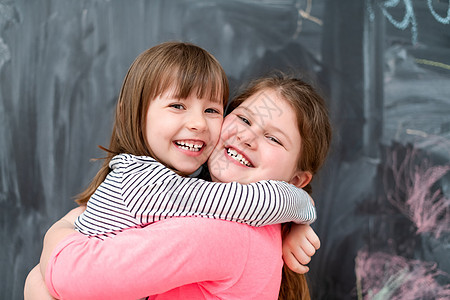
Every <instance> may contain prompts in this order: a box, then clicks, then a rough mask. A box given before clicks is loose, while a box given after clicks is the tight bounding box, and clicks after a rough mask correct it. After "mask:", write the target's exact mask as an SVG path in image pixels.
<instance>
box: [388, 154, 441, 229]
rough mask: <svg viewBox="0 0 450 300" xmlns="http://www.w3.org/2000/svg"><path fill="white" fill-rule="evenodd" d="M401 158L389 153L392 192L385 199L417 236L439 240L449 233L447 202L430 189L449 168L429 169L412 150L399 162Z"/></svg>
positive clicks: (428, 165)
mask: <svg viewBox="0 0 450 300" xmlns="http://www.w3.org/2000/svg"><path fill="white" fill-rule="evenodd" d="M402 155H403V154H399V153H398V152H397V151H396V150H394V151H393V152H392V173H393V180H394V188H392V189H391V190H390V191H388V193H387V198H388V200H389V202H390V203H392V204H393V205H394V206H395V207H397V208H398V209H399V210H400V211H401V212H402V213H403V214H405V215H406V216H407V217H408V218H410V220H411V221H412V222H413V223H414V224H415V226H416V227H417V233H418V234H419V233H425V232H429V233H432V234H433V235H434V236H435V237H436V238H439V237H440V235H441V234H442V233H444V232H449V231H450V209H449V208H450V198H447V197H446V196H445V195H444V194H443V192H442V189H441V188H440V187H439V188H437V189H436V188H434V190H433V187H434V186H435V184H436V183H437V182H438V181H439V180H440V179H441V178H442V177H443V176H444V175H445V174H446V173H447V172H449V171H450V165H431V163H430V161H429V160H428V159H426V158H425V159H423V160H421V161H420V162H419V161H418V157H417V150H415V149H414V148H408V149H407V150H406V153H405V154H404V157H403V158H402V159H403V160H402V161H399V157H402ZM385 180H386V179H385Z"/></svg>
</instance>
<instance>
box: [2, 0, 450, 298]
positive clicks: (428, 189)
mask: <svg viewBox="0 0 450 300" xmlns="http://www.w3.org/2000/svg"><path fill="white" fill-rule="evenodd" d="M449 7H450V4H449V3H448V2H446V1H432V0H426V1H425V0H423V1H419V0H415V1H411V0H409V1H407V0H404V1H379V0H364V1H363V0H354V1H350V0H341V1H332V0H329V1H326V0H298V1H294V0H291V1H290V0H271V1H269V0H261V1H256V0H255V1H251V0H241V1H237V0H230V1H219V0H210V1H206V0H205V1H202V0H183V1H144V0H133V1H119V0H78V1H73V0H72V1H70V0H39V1H25V0H17V1H14V0H0V209H1V210H0V228H1V231H0V241H1V246H0V287H1V288H0V298H1V299H21V298H22V297H23V284H24V280H25V277H26V275H27V273H28V272H29V271H30V270H31V268H32V267H33V266H34V265H35V264H36V263H37V262H38V259H39V255H40V249H41V243H42V238H43V235H44V233H45V231H46V230H47V229H48V228H49V226H50V225H51V224H52V223H53V222H55V221H56V220H57V219H58V218H60V217H61V216H62V215H63V214H64V213H65V212H67V211H68V210H69V209H70V208H72V207H74V206H75V204H74V202H73V196H74V195H76V194H77V193H78V192H80V191H81V190H82V189H83V187H85V186H86V185H87V183H88V182H89V181H90V179H91V178H92V177H93V176H94V174H95V172H96V170H97V169H98V167H99V165H98V164H97V163H93V162H91V161H90V159H91V158H96V157H101V155H102V153H101V152H100V150H98V149H97V145H107V144H108V140H109V135H110V131H111V126H112V115H113V109H114V106H115V101H116V98H117V95H118V92H119V89H120V86H121V83H122V80H123V78H124V76H125V73H126V71H127V69H128V67H129V65H130V64H131V62H132V61H133V60H134V58H135V57H136V56H137V55H138V54H139V53H140V52H142V51H143V50H145V49H147V48H149V47H151V46H153V45H156V44H157V43H160V42H163V41H167V40H183V41H189V42H193V43H196V44H198V45H200V46H202V47H204V48H205V49H207V50H208V51H210V52H211V53H213V55H215V56H216V57H217V58H218V60H219V61H220V62H221V63H222V65H223V66H224V69H225V71H226V73H227V75H228V76H229V79H230V82H231V88H232V91H233V90H235V89H236V87H237V86H238V85H239V84H241V83H243V82H245V81H246V80H247V79H249V78H252V77H255V76H258V75H260V74H263V73H264V72H266V71H268V70H271V69H274V68H277V69H282V70H290V71H292V70H293V71H295V72H296V73H298V74H302V75H303V76H305V77H306V78H308V80H309V81H311V82H313V83H314V84H315V85H316V86H317V87H318V88H319V89H320V90H321V91H322V93H323V95H324V96H325V98H326V100H327V103H328V105H329V108H330V111H331V115H332V119H333V126H334V140H333V148H332V153H331V154H330V157H329V159H328V161H327V164H326V166H325V167H324V169H323V170H322V171H321V173H320V174H319V175H318V176H317V178H316V179H315V182H314V185H313V187H314V194H313V196H314V198H315V200H316V204H317V209H318V214H319V220H318V221H317V222H316V223H315V224H314V228H315V230H316V231H317V232H318V234H319V236H320V237H321V240H322V248H321V249H320V251H319V252H318V253H317V254H316V255H315V257H314V258H313V261H312V263H311V272H310V274H309V276H310V277H309V278H310V280H311V287H312V289H313V294H314V298H315V299H356V298H360V299H362V298H364V299H377V298H376V297H380V298H378V299H406V298H408V297H410V298H408V299H414V298H417V299H439V297H442V298H444V296H445V297H447V296H450V287H449V285H450V280H449V275H448V274H449V273H450V263H449V262H450V255H449V253H450V241H449V231H450V228H449V227H450V225H449V224H450V209H449V207H450V205H449V204H450V200H449V199H450V185H449V183H450V25H449V23H450V8H449ZM423 282H425V283H427V284H428V286H429V288H426V287H421V285H420V284H421V283H423ZM411 293H413V296H411ZM421 293H423V295H422V294H421ZM369 295H371V296H369Z"/></svg>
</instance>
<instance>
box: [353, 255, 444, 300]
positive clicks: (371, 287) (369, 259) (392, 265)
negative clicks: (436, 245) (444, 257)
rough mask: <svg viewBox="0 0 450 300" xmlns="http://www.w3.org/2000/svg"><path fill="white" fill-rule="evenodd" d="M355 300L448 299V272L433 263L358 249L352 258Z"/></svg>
mask: <svg viewBox="0 0 450 300" xmlns="http://www.w3.org/2000/svg"><path fill="white" fill-rule="evenodd" d="M355 272H356V278H357V284H356V285H357V293H358V299H360V300H361V299H371V300H384V299H390V300H400V299H449V297H450V284H446V285H440V284H439V283H438V279H439V277H445V278H447V279H448V278H449V275H448V274H447V273H445V272H443V271H441V270H439V269H437V267H436V264H435V263H429V262H423V261H420V260H411V259H406V258H404V257H401V256H396V255H390V254H387V253H383V252H375V253H369V252H368V251H367V250H360V251H359V252H358V254H357V256H356V259H355Z"/></svg>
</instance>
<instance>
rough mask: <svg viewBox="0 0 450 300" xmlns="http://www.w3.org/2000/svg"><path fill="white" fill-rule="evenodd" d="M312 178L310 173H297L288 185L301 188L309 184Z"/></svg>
mask: <svg viewBox="0 0 450 300" xmlns="http://www.w3.org/2000/svg"><path fill="white" fill-rule="evenodd" d="M312 177H313V175H312V174H311V172H307V171H297V172H295V174H294V176H293V177H292V179H291V180H290V181H289V183H290V184H293V185H295V186H296V187H298V188H303V187H305V186H306V185H307V184H308V183H310V182H311V180H312Z"/></svg>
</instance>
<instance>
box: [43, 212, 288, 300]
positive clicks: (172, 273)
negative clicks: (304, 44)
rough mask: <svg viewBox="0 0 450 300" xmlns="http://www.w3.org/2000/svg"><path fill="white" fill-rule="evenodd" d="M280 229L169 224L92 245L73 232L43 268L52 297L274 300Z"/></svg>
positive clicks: (208, 222) (184, 221)
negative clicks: (45, 268)
mask: <svg viewBox="0 0 450 300" xmlns="http://www.w3.org/2000/svg"><path fill="white" fill-rule="evenodd" d="M280 228H281V227H280V225H270V226H264V227H251V226H248V225H245V224H240V223H236V222H229V221H222V220H212V219H206V218H196V217H192V218H172V219H167V220H163V221H159V222H157V223H153V224H151V225H149V226H147V227H145V228H142V229H128V230H125V231H123V232H121V233H120V234H118V235H116V236H115V237H113V238H109V239H105V240H103V241H102V240H99V239H95V238H87V237H86V236H84V235H82V234H80V233H74V234H73V235H71V236H69V237H67V238H66V239H65V240H64V241H62V242H61V243H60V244H59V245H58V246H57V248H56V249H55V250H54V252H53V254H52V257H51V259H50V261H49V264H48V267H47V270H46V276H45V277H46V278H45V279H46V284H47V287H48V289H49V291H50V293H51V294H52V295H53V296H54V297H56V298H60V299H139V298H142V297H145V296H149V295H153V296H151V297H150V299H217V298H220V299H277V298H278V291H279V288H280V283H281V269H282V265H283V261H282V258H281V230H280Z"/></svg>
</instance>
